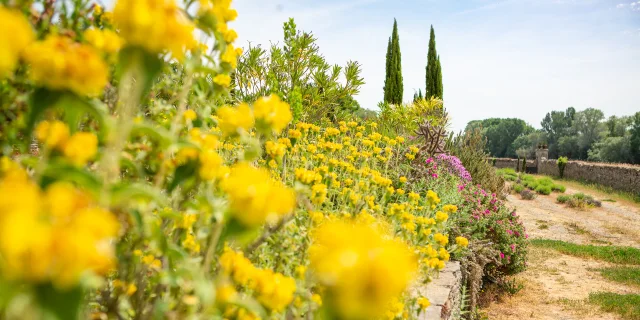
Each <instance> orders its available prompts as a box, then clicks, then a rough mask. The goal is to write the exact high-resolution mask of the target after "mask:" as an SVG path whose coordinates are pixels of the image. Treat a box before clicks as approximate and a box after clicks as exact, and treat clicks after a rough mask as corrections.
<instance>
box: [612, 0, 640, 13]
mask: <svg viewBox="0 0 640 320" xmlns="http://www.w3.org/2000/svg"><path fill="white" fill-rule="evenodd" d="M616 8H618V9H626V8H628V9H629V10H631V11H640V1H635V2H630V3H619V4H618V5H616Z"/></svg>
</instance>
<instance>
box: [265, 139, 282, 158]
mask: <svg viewBox="0 0 640 320" xmlns="http://www.w3.org/2000/svg"><path fill="white" fill-rule="evenodd" d="M264 147H265V149H266V152H267V155H268V156H269V157H271V158H274V159H280V158H282V157H283V156H284V153H285V151H286V150H287V146H286V145H284V144H282V143H277V142H273V141H267V142H266V143H265V145H264Z"/></svg>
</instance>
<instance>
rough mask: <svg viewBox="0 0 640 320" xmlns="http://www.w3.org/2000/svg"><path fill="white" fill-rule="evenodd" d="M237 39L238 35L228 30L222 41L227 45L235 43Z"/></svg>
mask: <svg viewBox="0 0 640 320" xmlns="http://www.w3.org/2000/svg"><path fill="white" fill-rule="evenodd" d="M237 38H238V33H236V31H235V30H233V29H229V30H227V31H226V32H225V33H224V41H226V42H227V43H232V42H234V41H236V39H237Z"/></svg>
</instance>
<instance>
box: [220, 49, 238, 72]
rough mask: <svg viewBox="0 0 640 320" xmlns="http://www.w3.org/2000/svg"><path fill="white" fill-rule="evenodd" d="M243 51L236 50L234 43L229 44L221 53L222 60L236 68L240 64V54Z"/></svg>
mask: <svg viewBox="0 0 640 320" xmlns="http://www.w3.org/2000/svg"><path fill="white" fill-rule="evenodd" d="M240 54H241V52H238V51H236V49H235V48H234V47H233V45H231V44H229V45H227V48H226V49H225V50H224V52H223V53H222V54H221V55H220V61H222V62H224V63H227V64H229V66H230V67H231V69H235V68H236V67H237V66H238V56H240Z"/></svg>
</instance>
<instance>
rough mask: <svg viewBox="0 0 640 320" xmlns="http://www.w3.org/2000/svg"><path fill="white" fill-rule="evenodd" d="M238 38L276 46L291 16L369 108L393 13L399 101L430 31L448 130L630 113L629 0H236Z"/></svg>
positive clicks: (634, 72) (633, 95)
mask: <svg viewBox="0 0 640 320" xmlns="http://www.w3.org/2000/svg"><path fill="white" fill-rule="evenodd" d="M233 5H234V7H235V8H236V9H237V10H238V12H239V16H238V20H237V21H236V22H234V24H233V27H235V28H236V30H237V31H238V33H239V35H240V38H239V42H238V43H239V44H240V45H242V46H245V45H246V44H247V43H248V41H251V42H252V43H253V44H263V45H268V44H269V43H270V41H271V42H278V41H282V23H283V22H284V21H286V20H287V19H288V17H293V18H295V20H296V23H297V25H298V27H299V28H301V29H303V30H305V31H312V32H313V33H314V34H315V35H316V36H317V37H318V43H319V46H320V50H321V52H322V53H323V54H324V55H325V57H326V58H327V60H328V61H329V62H330V63H338V64H344V62H346V61H347V60H356V61H358V62H360V63H361V64H362V69H363V72H362V75H363V77H364V79H365V81H366V84H365V85H364V86H363V87H362V90H361V93H360V94H359V95H358V96H357V97H356V99H357V100H358V101H359V102H360V104H361V106H362V107H365V108H368V109H376V105H377V103H378V102H379V101H381V100H382V86H383V82H384V59H385V53H386V46H387V40H388V37H389V36H390V34H391V29H392V25H393V19H394V18H396V19H397V20H398V25H399V31H400V46H401V52H402V72H403V77H404V88H405V93H404V98H405V100H409V99H411V97H412V96H413V93H414V91H416V90H417V89H418V88H423V87H424V86H425V83H424V73H425V71H424V68H425V65H426V56H427V46H428V37H429V26H430V25H431V24H433V25H434V27H435V30H436V40H437V49H438V53H439V54H440V56H441V63H442V69H443V82H444V101H445V106H446V108H447V109H448V110H449V113H450V115H451V116H452V129H454V130H460V129H463V128H464V126H465V125H466V123H467V122H468V121H470V120H474V119H483V118H488V117H518V118H522V119H524V120H526V121H527V122H529V123H531V124H532V125H533V126H535V127H539V123H540V120H541V119H542V118H543V117H544V115H545V113H546V112H548V111H549V110H559V109H565V108H567V107H569V106H574V107H575V108H576V109H578V110H581V109H585V108H588V107H595V108H600V109H602V110H603V111H604V112H605V115H607V116H609V115H613V114H616V115H628V114H632V113H634V112H636V111H640V1H637V0H634V1H631V0H614V1H609V0H518V1H509V0H505V1H489V0H422V1H418V0H397V1H389V0H342V1H335V0H331V1H318V0H314V1H312V0H235V1H234V3H233Z"/></svg>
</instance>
